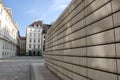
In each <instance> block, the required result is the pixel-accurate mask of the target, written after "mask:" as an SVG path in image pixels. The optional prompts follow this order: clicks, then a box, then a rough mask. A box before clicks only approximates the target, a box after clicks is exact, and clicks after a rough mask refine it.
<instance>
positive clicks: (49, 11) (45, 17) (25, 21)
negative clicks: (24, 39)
mask: <svg viewBox="0 0 120 80" xmlns="http://www.w3.org/2000/svg"><path fill="white" fill-rule="evenodd" d="M3 2H4V4H5V5H6V6H7V7H8V8H11V9H12V14H13V18H14V20H15V21H16V22H17V23H18V25H19V30H20V34H21V35H22V36H25V33H26V27H27V26H28V25H30V24H31V23H32V22H33V21H34V20H35V17H37V19H39V20H42V21H43V23H46V24H50V23H52V22H53V21H55V20H56V19H57V18H58V16H59V15H60V14H61V12H62V11H63V10H64V9H65V8H66V6H67V5H68V4H69V3H70V2H71V0H3Z"/></svg>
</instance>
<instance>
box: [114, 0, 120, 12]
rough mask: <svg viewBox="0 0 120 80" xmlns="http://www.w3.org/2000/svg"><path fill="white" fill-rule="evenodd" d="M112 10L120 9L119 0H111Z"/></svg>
mask: <svg viewBox="0 0 120 80" xmlns="http://www.w3.org/2000/svg"><path fill="white" fill-rule="evenodd" d="M112 9H113V12H115V11H118V10H120V0H112Z"/></svg>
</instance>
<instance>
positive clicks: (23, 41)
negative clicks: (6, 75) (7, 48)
mask: <svg viewBox="0 0 120 80" xmlns="http://www.w3.org/2000/svg"><path fill="white" fill-rule="evenodd" d="M25 53H26V37H21V38H20V54H19V55H21V56H22V55H25Z"/></svg>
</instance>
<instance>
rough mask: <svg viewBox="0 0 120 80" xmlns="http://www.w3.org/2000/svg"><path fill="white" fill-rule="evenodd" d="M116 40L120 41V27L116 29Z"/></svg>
mask: <svg viewBox="0 0 120 80" xmlns="http://www.w3.org/2000/svg"><path fill="white" fill-rule="evenodd" d="M115 41H120V28H116V29H115Z"/></svg>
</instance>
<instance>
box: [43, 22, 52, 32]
mask: <svg viewBox="0 0 120 80" xmlns="http://www.w3.org/2000/svg"><path fill="white" fill-rule="evenodd" d="M50 27H51V25H49V24H43V34H46V33H47V31H48V29H49V28H50Z"/></svg>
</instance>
